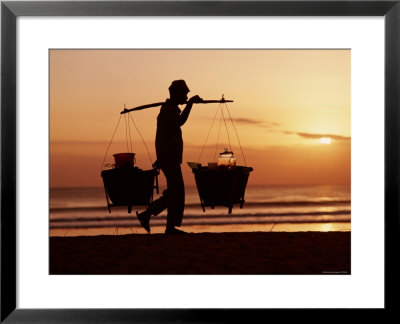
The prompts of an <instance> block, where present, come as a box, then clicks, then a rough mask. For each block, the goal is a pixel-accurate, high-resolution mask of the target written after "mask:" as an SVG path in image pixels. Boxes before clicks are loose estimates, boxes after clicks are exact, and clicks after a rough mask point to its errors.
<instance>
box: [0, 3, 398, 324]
mask: <svg viewBox="0 0 400 324" xmlns="http://www.w3.org/2000/svg"><path fill="white" fill-rule="evenodd" d="M19 16H383V17H384V19H385V147H384V149H385V156H384V158H385V177H384V179H385V215H384V220H385V233H384V235H385V253H384V257H385V301H384V303H385V305H384V309H375V311H377V312H378V315H379V317H380V318H381V316H383V315H384V316H386V315H387V314H388V313H389V312H396V307H397V306H398V303H397V300H398V299H397V294H398V291H399V290H398V288H399V280H398V276H399V274H398V266H396V262H395V261H396V259H398V255H399V253H398V250H397V248H398V247H400V244H399V243H400V242H399V232H400V217H399V207H400V203H399V198H400V196H399V176H400V175H399V157H400V150H399V139H400V137H399V129H400V116H399V108H400V75H399V74H400V65H399V62H400V0H394V1H385V0H382V1H374V0H372V1H357V0H349V1H323V0H315V1H294V0H292V1H285V0H282V1H273V0H272V1H271V0H269V1H268V0H266V1H263V0H261V1H122V2H120V1H115V2H113V1H86V2H85V1H82V2H81V1H2V2H1V296H0V297H1V318H0V320H1V322H3V321H4V322H5V323H32V322H35V323H89V322H90V323H97V322H101V323H144V322H156V323H161V322H165V323H168V322H174V323H200V322H211V323H221V322H224V323H233V322H242V323H244V322H254V321H259V320H258V319H261V321H264V320H267V319H269V318H271V317H270V316H271V314H270V313H271V312H282V311H287V309H280V310H277V309H276V310H271V309H257V310H256V309H247V310H245V309H197V310H196V309H19V308H16V301H17V293H16V288H17V287H16V271H17V268H16V239H17V238H16V191H17V187H16V185H17V184H16V162H17V157H16V135H17V133H16V130H17V125H16V115H17V110H16V81H17V80H16V54H17V49H16V41H17V31H16V19H17V17H19ZM365 284H366V286H367V285H368V283H367V282H366V283H365ZM344 293H345V292H344ZM205 297H206V296H205ZM292 311H294V312H297V313H298V315H297V314H296V316H310V314H309V312H304V310H298V309H297V310H295V309H294V310H292ZM312 311H315V310H312ZM325 311H330V310H325ZM348 311H349V310H348ZM354 311H357V310H354ZM266 312H268V315H267V314H266ZM358 313H359V312H358ZM330 314H332V312H330ZM267 316H268V317H267ZM325 316H326V315H325ZM331 316H335V315H329V317H331ZM367 316H368V317H370V316H371V313H370V312H367ZM252 319H253V320H252ZM299 319H300V318H297V320H299ZM325 319H326V318H322V319H321V318H320V320H325ZM307 320H309V319H307ZM311 320H312V319H311ZM350 320H351V319H350Z"/></svg>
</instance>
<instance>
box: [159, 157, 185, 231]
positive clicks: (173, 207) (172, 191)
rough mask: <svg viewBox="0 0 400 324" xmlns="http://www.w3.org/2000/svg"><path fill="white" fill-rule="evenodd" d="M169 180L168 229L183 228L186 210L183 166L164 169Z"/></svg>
mask: <svg viewBox="0 0 400 324" xmlns="http://www.w3.org/2000/svg"><path fill="white" fill-rule="evenodd" d="M163 172H164V174H165V177H166V179H167V188H168V199H167V206H168V207H167V210H168V213H167V229H172V228H174V227H175V226H178V227H179V226H181V224H182V219H183V211H184V208H185V185H184V182H183V176H182V170H181V166H180V165H179V164H178V165H174V166H170V167H168V168H163Z"/></svg>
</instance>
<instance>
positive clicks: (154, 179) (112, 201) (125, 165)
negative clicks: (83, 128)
mask: <svg viewBox="0 0 400 324" xmlns="http://www.w3.org/2000/svg"><path fill="white" fill-rule="evenodd" d="M121 118H122V115H120V117H119V119H118V122H117V126H116V127H115V129H114V131H113V134H112V136H111V140H110V143H109V144H108V146H107V149H106V153H105V155H104V159H103V163H102V166H101V177H102V178H103V184H104V190H105V194H106V202H107V207H108V210H109V212H110V213H111V207H116V206H127V207H128V213H131V211H132V206H145V205H149V204H150V203H151V202H152V201H153V193H154V189H156V191H157V193H158V192H159V191H158V189H159V188H158V174H159V171H158V170H157V169H155V168H153V169H150V170H142V169H140V168H138V167H135V166H134V165H135V153H133V152H132V151H133V150H132V136H131V125H130V124H131V123H132V124H133V125H134V127H135V128H136V131H137V132H138V134H139V136H140V137H141V139H142V142H143V144H144V146H145V148H146V151H147V154H148V156H149V159H150V162H151V164H152V165H153V160H152V158H151V155H150V152H149V149H148V147H147V145H146V142H145V141H144V138H143V136H142V134H141V132H140V131H139V129H138V127H137V126H136V123H135V121H134V120H133V118H132V116H131V114H127V115H126V114H125V115H124V120H125V139H126V150H127V152H123V153H116V154H113V157H114V159H115V164H104V162H105V160H106V158H107V154H108V151H109V148H110V146H111V143H112V141H113V139H114V135H115V133H116V131H117V129H118V127H119V125H120V121H121ZM104 167H107V169H106V170H103V168H104Z"/></svg>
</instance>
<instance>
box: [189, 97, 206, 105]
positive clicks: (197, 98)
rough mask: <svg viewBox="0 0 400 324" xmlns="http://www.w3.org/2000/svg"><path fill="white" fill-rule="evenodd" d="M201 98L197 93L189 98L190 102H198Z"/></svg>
mask: <svg viewBox="0 0 400 324" xmlns="http://www.w3.org/2000/svg"><path fill="white" fill-rule="evenodd" d="M202 101H203V99H201V98H200V97H199V96H198V95H195V96H193V97H192V98H190V99H189V102H190V103H199V102H202Z"/></svg>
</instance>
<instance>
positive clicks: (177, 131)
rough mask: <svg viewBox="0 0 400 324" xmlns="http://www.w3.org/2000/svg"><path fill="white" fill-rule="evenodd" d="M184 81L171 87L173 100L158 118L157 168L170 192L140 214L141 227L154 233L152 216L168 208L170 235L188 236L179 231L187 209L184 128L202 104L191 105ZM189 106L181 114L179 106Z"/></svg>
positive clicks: (162, 109) (198, 99)
mask: <svg viewBox="0 0 400 324" xmlns="http://www.w3.org/2000/svg"><path fill="white" fill-rule="evenodd" d="M189 91H190V90H189V88H188V87H187V85H186V83H185V81H184V80H175V81H173V82H172V84H171V86H170V87H169V93H170V98H169V99H167V100H166V102H165V103H164V104H163V105H162V107H161V109H160V113H159V115H158V117H157V133H156V154H157V161H156V163H155V164H156V166H157V167H159V168H161V170H162V171H163V173H164V175H165V178H166V180H167V190H165V191H164V192H163V195H162V196H161V197H160V198H158V199H157V200H155V201H153V202H152V203H151V204H150V205H149V207H148V208H147V209H146V210H145V211H144V212H142V213H140V214H137V217H138V219H139V221H140V224H141V225H142V226H143V227H144V228H145V229H146V231H147V232H149V233H150V218H151V215H155V216H156V215H158V214H159V213H161V212H162V211H163V210H164V209H166V208H167V210H168V212H167V226H166V229H165V233H166V234H184V233H185V232H184V231H182V230H178V229H177V228H176V227H179V226H181V224H182V219H183V211H184V208H185V186H184V182H183V177H182V170H181V164H182V153H183V140H182V131H181V126H182V125H183V124H185V122H186V120H187V119H188V117H189V114H190V111H191V109H192V106H193V103H196V102H201V101H202V99H201V98H200V97H199V96H197V95H196V96H194V97H191V98H190V99H189V101H188V102H187V99H188V97H187V94H188V93H189ZM186 102H187V105H186V107H185V109H183V111H181V110H180V109H179V107H178V105H183V104H185V103H186Z"/></svg>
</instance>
